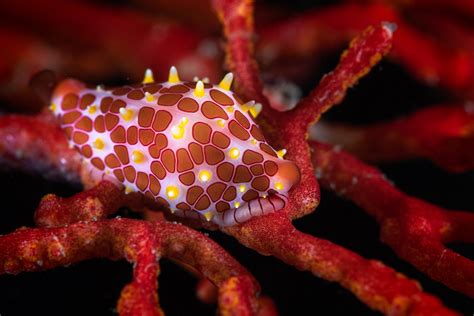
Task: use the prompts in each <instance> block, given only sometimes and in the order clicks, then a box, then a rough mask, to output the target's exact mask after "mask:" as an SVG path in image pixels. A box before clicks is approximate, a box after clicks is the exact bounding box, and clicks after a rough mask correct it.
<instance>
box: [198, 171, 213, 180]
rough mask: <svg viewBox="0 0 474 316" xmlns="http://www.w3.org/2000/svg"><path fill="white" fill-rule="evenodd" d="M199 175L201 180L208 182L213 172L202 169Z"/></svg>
mask: <svg viewBox="0 0 474 316" xmlns="http://www.w3.org/2000/svg"><path fill="white" fill-rule="evenodd" d="M198 177H199V180H200V181H201V182H208V181H209V180H211V178H212V173H211V172H210V171H208V170H201V171H200V172H199V175H198Z"/></svg>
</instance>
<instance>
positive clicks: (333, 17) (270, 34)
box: [261, 4, 474, 95]
mask: <svg viewBox="0 0 474 316" xmlns="http://www.w3.org/2000/svg"><path fill="white" fill-rule="evenodd" d="M383 21H391V22H395V23H396V24H397V26H398V29H397V32H396V33H395V35H394V39H393V50H392V52H391V54H390V57H391V58H392V59H393V60H394V61H395V62H398V63H400V64H402V65H403V66H405V67H406V68H407V69H408V70H409V71H410V72H411V73H412V74H413V75H414V76H416V77H417V78H418V79H419V80H421V81H422V82H424V83H427V84H430V85H433V84H439V85H440V86H443V87H446V88H448V89H451V90H453V91H455V92H457V93H460V94H470V95H472V85H471V83H472V78H474V63H473V61H472V58H469V55H468V54H466V52H465V51H458V50H457V51H453V50H452V49H446V48H445V47H443V46H442V45H440V44H439V43H438V42H437V41H434V40H433V39H430V38H429V37H427V36H426V34H424V33H423V32H420V31H419V30H417V29H415V28H414V27H413V26H411V25H410V24H408V23H407V22H405V21H404V19H403V18H402V17H400V16H399V14H398V13H397V12H396V11H394V10H393V9H391V8H389V7H386V6H383V5H380V4H376V5H355V4H346V5H340V6H334V7H329V8H327V9H323V10H315V11H312V12H311V11H310V12H309V13H305V14H302V15H300V16H296V17H294V18H290V19H288V20H287V21H283V22H278V23H277V24H276V25H269V26H268V27H266V28H265V29H264V30H262V32H261V33H262V41H261V42H262V43H261V47H262V51H263V52H265V51H266V52H267V53H266V54H264V56H271V58H272V59H277V58H279V59H291V58H301V57H302V56H312V57H313V58H314V56H315V55H321V54H324V53H327V51H328V50H332V49H334V48H338V47H341V46H342V45H343V43H345V42H346V41H348V40H349V39H350V38H352V37H353V36H354V34H355V33H356V32H360V31H361V30H362V29H363V28H364V27H366V26H367V25H371V24H378V23H380V22H383ZM308 30H310V31H308ZM325 34H328V35H325ZM281 54H284V55H283V56H282V55H281ZM267 62H268V61H267Z"/></svg>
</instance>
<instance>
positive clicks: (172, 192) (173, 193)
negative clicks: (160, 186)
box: [166, 185, 179, 200]
mask: <svg viewBox="0 0 474 316" xmlns="http://www.w3.org/2000/svg"><path fill="white" fill-rule="evenodd" d="M166 196H167V197H168V199H170V200H174V199H176V198H177V197H178V196H179V189H178V187H176V186H174V185H170V186H168V187H166Z"/></svg>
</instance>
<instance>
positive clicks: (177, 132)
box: [171, 125, 184, 139]
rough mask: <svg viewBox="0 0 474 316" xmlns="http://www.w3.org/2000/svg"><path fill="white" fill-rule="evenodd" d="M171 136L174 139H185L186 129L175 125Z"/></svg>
mask: <svg viewBox="0 0 474 316" xmlns="http://www.w3.org/2000/svg"><path fill="white" fill-rule="evenodd" d="M171 135H173V138H174V139H181V138H183V137H184V127H183V126H182V125H175V126H173V127H172V128H171Z"/></svg>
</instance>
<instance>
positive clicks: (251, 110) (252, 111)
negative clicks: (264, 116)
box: [249, 103, 262, 118]
mask: <svg viewBox="0 0 474 316" xmlns="http://www.w3.org/2000/svg"><path fill="white" fill-rule="evenodd" d="M260 112H262V104H261V103H255V104H254V105H253V106H252V107H250V108H249V113H250V115H252V117H253V118H257V116H258V115H259V114H260Z"/></svg>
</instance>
